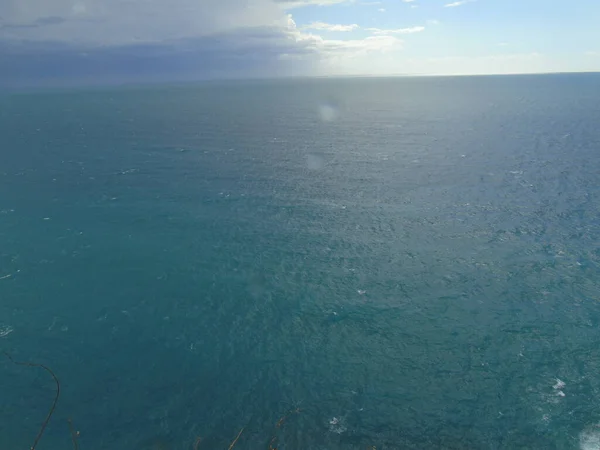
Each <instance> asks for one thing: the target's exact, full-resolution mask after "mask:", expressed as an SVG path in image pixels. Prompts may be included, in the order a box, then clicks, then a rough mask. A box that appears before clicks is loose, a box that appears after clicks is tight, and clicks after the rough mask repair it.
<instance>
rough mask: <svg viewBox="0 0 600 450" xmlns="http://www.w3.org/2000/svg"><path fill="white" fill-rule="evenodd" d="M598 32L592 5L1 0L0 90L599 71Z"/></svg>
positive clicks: (556, 1)
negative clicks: (293, 78) (28, 86)
mask: <svg viewBox="0 0 600 450" xmlns="http://www.w3.org/2000/svg"><path fill="white" fill-rule="evenodd" d="M599 23H600V1H599V0H579V1H578V2H567V1H564V0H0V85H1V84H4V85H19V84H33V85H36V84H39V85H44V84H64V85H69V84H75V83H86V82H89V83H99V82H100V83H102V82H106V83H113V82H116V83H122V82H146V81H182V80H185V81H188V80H189V81H191V80H196V79H229V78H256V77H259V78H263V77H282V76H339V75H351V76H354V75H359V76H390V75H469V74H496V73H498V74H503V73H538V72H571V71H575V72H578V71H600V26H598V24H599Z"/></svg>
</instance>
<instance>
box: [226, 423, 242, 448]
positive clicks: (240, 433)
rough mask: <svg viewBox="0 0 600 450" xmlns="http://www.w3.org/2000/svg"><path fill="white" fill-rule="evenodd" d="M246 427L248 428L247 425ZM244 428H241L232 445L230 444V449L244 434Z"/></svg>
mask: <svg viewBox="0 0 600 450" xmlns="http://www.w3.org/2000/svg"><path fill="white" fill-rule="evenodd" d="M244 428H246V427H244ZM244 428H242V429H241V430H240V432H239V433H238V435H237V437H236V438H235V439H234V440H233V442H232V443H231V445H230V446H229V450H231V449H232V448H233V446H234V445H235V444H237V441H238V439H239V438H240V436H241V435H242V432H243V431H244Z"/></svg>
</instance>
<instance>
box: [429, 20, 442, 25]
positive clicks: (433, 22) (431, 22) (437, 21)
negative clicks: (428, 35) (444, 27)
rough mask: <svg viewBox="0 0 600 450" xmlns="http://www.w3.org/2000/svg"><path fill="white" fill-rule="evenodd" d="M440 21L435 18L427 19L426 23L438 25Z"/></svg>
mask: <svg viewBox="0 0 600 450" xmlns="http://www.w3.org/2000/svg"><path fill="white" fill-rule="evenodd" d="M439 24H440V21H439V20H437V19H430V20H428V21H427V25H439Z"/></svg>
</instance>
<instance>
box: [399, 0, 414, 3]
mask: <svg viewBox="0 0 600 450" xmlns="http://www.w3.org/2000/svg"><path fill="white" fill-rule="evenodd" d="M402 1H403V2H404V3H412V2H414V1H415V0H402Z"/></svg>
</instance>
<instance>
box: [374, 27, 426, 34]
mask: <svg viewBox="0 0 600 450" xmlns="http://www.w3.org/2000/svg"><path fill="white" fill-rule="evenodd" d="M365 30H366V31H369V32H371V33H373V34H375V35H388V34H413V33H420V32H421V31H424V30H425V27H409V28H397V29H393V30H386V29H382V28H365Z"/></svg>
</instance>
